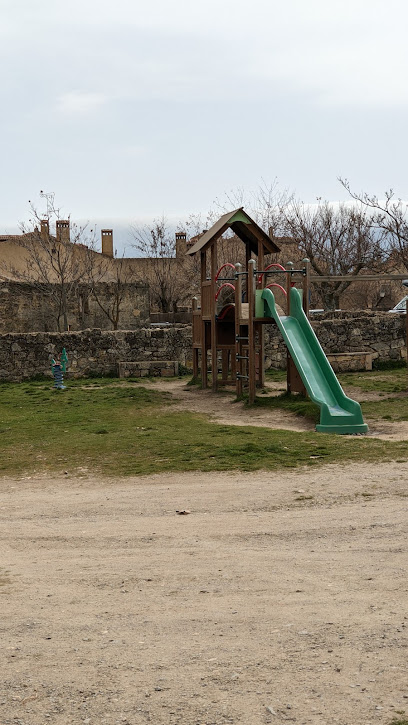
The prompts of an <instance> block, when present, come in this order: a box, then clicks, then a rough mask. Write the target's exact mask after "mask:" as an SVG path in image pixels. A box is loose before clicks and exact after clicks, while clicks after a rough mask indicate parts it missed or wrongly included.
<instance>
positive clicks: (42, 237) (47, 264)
mask: <svg viewBox="0 0 408 725" xmlns="http://www.w3.org/2000/svg"><path fill="white" fill-rule="evenodd" d="M29 204H30V211H31V218H30V219H29V221H28V222H27V223H24V222H23V223H21V224H20V229H21V231H22V235H21V237H20V238H19V239H18V241H17V243H18V245H19V246H20V247H21V248H22V249H23V250H24V252H23V257H24V260H23V263H22V266H20V267H17V266H15V265H13V264H11V265H9V268H8V271H9V272H10V273H11V274H12V275H13V277H14V278H15V279H17V280H19V281H23V282H27V283H28V284H30V285H32V286H33V287H34V288H35V289H37V290H39V291H40V292H41V293H42V294H43V295H44V297H46V298H48V300H49V304H50V314H51V316H52V317H53V318H54V320H55V323H56V327H57V329H58V331H61V329H64V330H67V329H68V304H69V299H70V298H71V297H72V295H73V293H75V291H76V288H77V286H78V284H79V282H80V280H81V275H82V271H83V270H82V265H81V254H80V253H79V254H78V247H79V246H82V245H83V244H84V243H85V242H86V241H87V242H89V240H90V239H91V235H92V230H90V231H89V232H88V230H87V225H85V226H77V225H75V224H71V225H70V227H69V228H70V238H69V239H62V238H57V237H56V236H54V235H52V234H50V222H57V221H59V220H60V210H59V209H57V208H56V207H55V205H54V199H53V196H52V198H51V201H50V199H48V203H47V214H46V215H42V214H41V213H40V212H39V211H38V209H37V208H36V206H35V205H34V204H33V203H32V202H29ZM69 222H70V220H69V218H68V223H69Z"/></svg>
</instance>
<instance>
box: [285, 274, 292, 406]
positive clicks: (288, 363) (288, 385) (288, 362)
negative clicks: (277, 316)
mask: <svg viewBox="0 0 408 725" xmlns="http://www.w3.org/2000/svg"><path fill="white" fill-rule="evenodd" d="M292 268H293V262H288V263H287V265H286V269H287V272H286V275H285V276H286V314H287V315H288V316H289V315H290V290H291V289H292V275H291V273H290V272H291V270H292ZM292 365H293V363H292V358H291V356H290V353H289V350H288V349H287V348H286V389H287V391H288V393H291V392H292Z"/></svg>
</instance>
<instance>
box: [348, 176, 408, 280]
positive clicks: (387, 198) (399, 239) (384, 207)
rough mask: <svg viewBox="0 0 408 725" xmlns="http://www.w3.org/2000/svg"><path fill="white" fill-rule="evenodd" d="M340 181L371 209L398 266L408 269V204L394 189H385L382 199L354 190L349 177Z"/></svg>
mask: <svg viewBox="0 0 408 725" xmlns="http://www.w3.org/2000/svg"><path fill="white" fill-rule="evenodd" d="M339 181H340V183H341V184H342V185H343V186H344V188H345V189H346V190H347V191H348V193H349V194H350V196H351V197H352V199H354V200H355V201H358V202H359V203H360V204H361V205H362V206H364V207H365V208H366V209H368V210H370V213H371V219H372V223H373V224H374V225H375V226H376V227H377V229H378V230H379V232H381V233H382V234H383V235H384V237H385V240H386V243H387V247H388V250H389V252H390V254H392V252H394V256H395V261H396V263H397V266H398V262H399V263H402V264H403V265H404V267H405V269H406V270H408V216H407V204H406V203H405V202H403V201H402V199H399V198H397V197H396V196H395V193H394V190H393V189H389V190H388V191H385V193H384V200H383V201H382V200H381V201H380V200H379V198H378V197H377V196H376V195H373V196H370V195H369V194H367V193H366V192H362V193H360V194H357V193H356V192H354V191H352V190H351V187H350V183H349V181H348V180H347V179H341V178H340V179H339Z"/></svg>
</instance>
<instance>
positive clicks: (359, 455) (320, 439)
mask: <svg viewBox="0 0 408 725" xmlns="http://www.w3.org/2000/svg"><path fill="white" fill-rule="evenodd" d="M103 380H104V382H103V384H101V385H99V383H98V384H95V380H92V381H80V382H79V381H77V382H76V383H75V384H74V383H71V381H69V383H68V387H67V389H66V390H64V391H60V390H53V388H52V382H50V383H49V384H47V385H45V384H44V383H22V384H12V383H7V384H4V385H0V429H1V431H2V432H1V433H0V472H1V474H3V475H6V474H8V475H14V474H24V473H30V474H32V473H35V472H42V471H53V472H54V471H56V472H58V471H59V472H61V471H64V470H68V471H70V472H75V471H76V470H79V469H86V470H87V471H89V472H91V473H99V474H106V475H121V476H126V475H137V474H148V473H159V472H162V471H193V470H202V471H220V470H242V471H254V470H257V469H261V468H263V469H268V470H279V469H282V468H295V467H297V466H302V465H307V466H318V465H321V464H322V463H328V462H330V463H338V462H350V461H361V460H366V461H377V460H395V459H402V458H406V442H404V441H401V442H388V441H387V442H385V441H377V440H372V439H371V440H370V439H366V438H363V437H356V438H355V439H353V438H349V437H342V436H335V435H324V434H322V433H318V434H317V433H314V432H310V433H297V432H295V431H282V430H268V429H263V428H255V427H238V426H228V425H217V424H214V423H210V422H209V421H208V420H207V418H205V417H204V416H200V415H196V414H193V413H189V412H179V411H174V410H172V408H171V404H170V402H171V399H170V397H169V396H168V395H167V394H166V393H163V392H161V391H157V390H149V389H146V388H144V387H143V386H142V385H140V384H135V385H129V384H128V383H126V385H122V384H121V383H120V381H117V380H115V381H112V380H111V381H110V383H108V382H107V381H106V379H103ZM293 397H294V396H293ZM266 402H267V401H266V400H265V403H266ZM281 402H282V398H281ZM286 402H287V404H289V403H290V401H286ZM286 402H285V400H283V404H286ZM292 402H293V403H294V404H295V403H296V405H300V406H310V405H312V404H311V403H310V402H309V401H307V400H305V399H302V400H298V401H292ZM260 404H264V400H262V401H260ZM290 409H292V410H293V408H290ZM298 411H300V412H299V414H303V413H302V412H301V408H300V409H298Z"/></svg>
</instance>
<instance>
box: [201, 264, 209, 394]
mask: <svg viewBox="0 0 408 725" xmlns="http://www.w3.org/2000/svg"><path fill="white" fill-rule="evenodd" d="M206 279H207V253H206V252H205V251H203V252H201V385H202V387H203V388H206V387H207V384H208V369H207V368H208V366H207V344H206V324H205V320H203V319H202V314H203V287H202V285H203V282H205V281H206Z"/></svg>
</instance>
